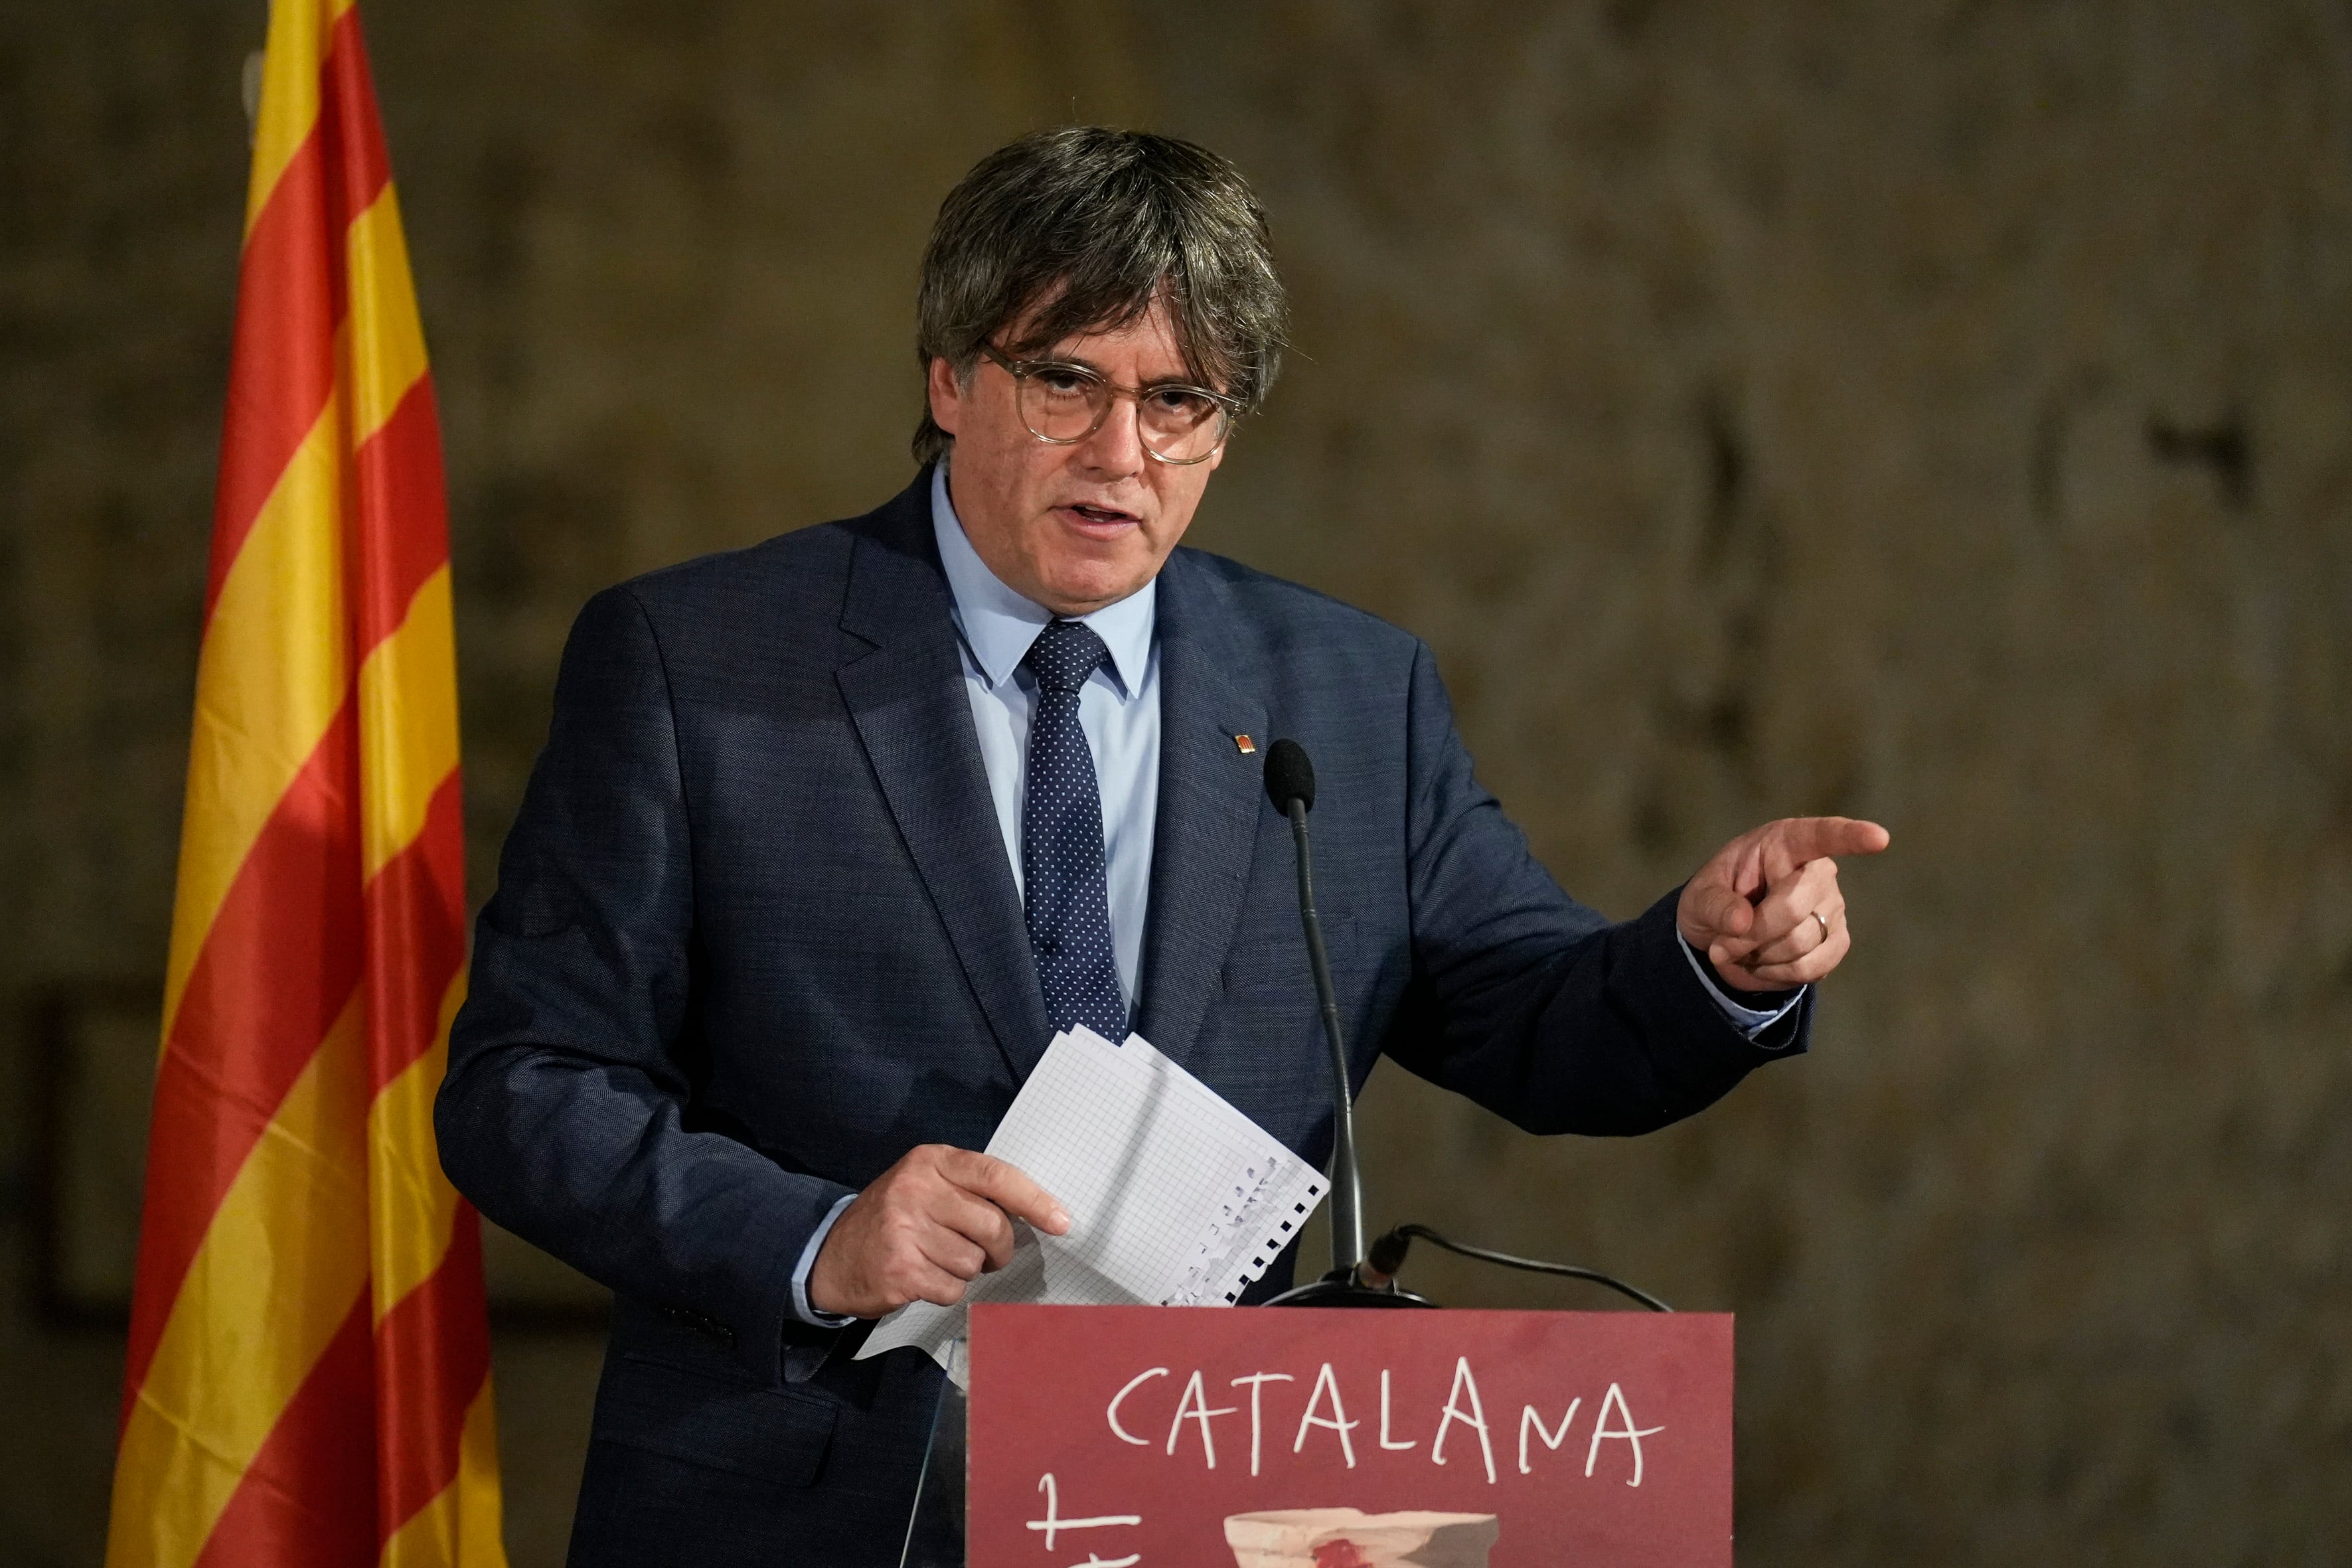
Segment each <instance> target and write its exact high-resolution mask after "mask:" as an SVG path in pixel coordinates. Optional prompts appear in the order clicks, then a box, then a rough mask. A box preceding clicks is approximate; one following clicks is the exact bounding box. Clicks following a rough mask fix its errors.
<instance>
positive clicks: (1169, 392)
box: [980, 343, 1241, 467]
mask: <svg viewBox="0 0 2352 1568" xmlns="http://www.w3.org/2000/svg"><path fill="white" fill-rule="evenodd" d="M980 352H981V353H982V354H983V355H985V356H986V357H987V359H988V362H989V363H991V364H993V365H996V366H998V367H999V368H1001V369H1002V370H1003V372H1004V373H1005V374H1007V375H1010V376H1011V377H1012V378H1013V401H1014V403H1015V404H1016V405H1018V406H1019V408H1020V410H1021V422H1022V423H1023V424H1024V425H1026V426H1028V427H1029V434H1031V435H1032V436H1034V437H1037V439H1039V440H1040V441H1044V442H1045V443H1047V444H1048V445H1051V446H1055V447H1071V446H1076V444H1077V443H1078V442H1080V441H1083V440H1085V439H1086V438H1087V437H1089V436H1091V435H1093V434H1094V433H1095V432H1096V431H1097V430H1099V429H1101V428H1102V426H1103V421H1104V420H1106V419H1108V418H1109V417H1110V405H1112V404H1113V403H1114V402H1116V401H1117V400H1118V399H1119V398H1122V397H1131V398H1133V399H1134V400H1135V427H1136V431H1137V433H1138V434H1139V435H1140V436H1141V437H1142V438H1143V449H1144V451H1145V452H1146V453H1148V454H1150V456H1151V457H1152V458H1154V459H1156V460H1157V461H1159V462H1162V463H1171V464H1174V465H1176V466H1178V467H1182V466H1184V465H1186V464H1191V463H1199V462H1205V461H1206V460H1207V459H1208V458H1211V457H1213V456H1214V455H1215V453H1216V450H1217V448H1218V447H1222V446H1223V445H1224V444H1225V437H1226V436H1227V435H1229V434H1231V433H1232V430H1233V427H1234V416H1236V415H1238V414H1239V413H1240V412H1241V405H1240V404H1239V403H1238V402H1237V401H1235V400H1234V399H1233V398H1230V397H1227V396H1225V395H1223V394H1222V393H1215V392H1210V391H1208V390H1206V389H1205V388H1202V387H1198V386H1186V385H1184V384H1182V383H1181V382H1173V381H1163V382H1160V383H1158V384H1155V385H1151V386H1118V385H1114V384H1112V383H1111V382H1110V381H1109V380H1108V379H1107V378H1105V377H1103V376H1101V375H1098V374H1096V373H1095V372H1093V371H1091V370H1088V369H1087V367H1086V366H1084V365H1081V364H1066V363H1063V362H1061V361H1059V360H1027V359H1007V358H1005V356H1004V355H1003V353H1000V352H998V350H997V347H996V345H995V344H993V343H982V344H981V345H980Z"/></svg>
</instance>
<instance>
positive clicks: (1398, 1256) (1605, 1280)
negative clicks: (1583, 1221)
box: [1364, 1225, 1674, 1312]
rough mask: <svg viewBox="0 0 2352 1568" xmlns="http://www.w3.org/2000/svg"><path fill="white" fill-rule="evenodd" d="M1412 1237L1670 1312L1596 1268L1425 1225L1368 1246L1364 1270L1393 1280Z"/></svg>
mask: <svg viewBox="0 0 2352 1568" xmlns="http://www.w3.org/2000/svg"><path fill="white" fill-rule="evenodd" d="M1413 1237H1420V1238H1421V1239H1422V1240H1423V1241H1425V1242H1427V1243H1429V1244H1430V1245H1431V1246H1432V1247H1444V1249H1445V1250H1446V1251H1448V1252H1458V1253H1460V1254H1461V1255H1462V1256H1463V1257H1465V1258H1476V1259H1477V1260H1478V1261H1479V1262H1481V1263H1499V1264H1501V1265H1502V1266H1503V1267H1504V1268H1524V1269H1526V1270H1527V1271H1528V1273H1530V1274H1556V1275H1559V1277H1561V1278H1562V1279H1589V1280H1591V1282H1592V1283H1594V1284H1595V1285H1606V1286H1608V1287H1609V1289H1612V1290H1614V1291H1616V1292H1617V1293H1618V1294H1619V1295H1621V1296H1630V1297H1632V1298H1633V1300H1636V1301H1639V1302H1641V1303H1642V1305H1643V1306H1644V1307H1647V1308H1649V1309H1650V1310H1652V1311H1653V1312H1671V1311H1673V1310H1674V1309H1673V1308H1672V1307H1669V1306H1667V1305H1666V1304H1665V1303H1664V1301H1661V1300H1658V1299H1657V1298H1656V1297H1655V1296H1653V1295H1651V1294H1650V1293H1649V1292H1648V1291H1646V1290H1639V1289H1634V1288H1633V1286H1631V1285H1628V1284H1626V1283H1625V1281H1623V1280H1622V1279H1611V1278H1610V1277H1609V1276H1608V1275H1606V1274H1603V1273H1601V1271H1600V1270H1599V1269H1597V1268H1578V1267H1577V1266H1576V1265H1575V1264H1573V1263H1546V1262H1544V1261H1543V1260H1542V1259H1540V1258H1515V1257H1513V1256H1512V1255H1511V1254H1509V1253H1507V1252H1496V1251H1494V1250H1493V1249H1491V1248H1489V1247H1472V1246H1469V1245H1467V1244H1466V1243H1464V1242H1459V1241H1449V1240H1447V1239H1446V1238H1445V1237H1442V1236H1440V1235H1438V1234H1437V1232H1435V1231H1433V1230H1432V1229H1430V1228H1429V1227H1428V1226H1425V1225H1401V1226H1397V1227H1396V1228H1395V1229H1394V1230H1391V1231H1390V1232H1389V1233H1388V1234H1387V1235H1385V1236H1383V1237H1381V1238H1380V1239H1379V1240H1378V1241H1376V1242H1374V1243H1372V1247H1371V1251H1370V1256H1368V1257H1367V1258H1365V1260H1364V1262H1365V1267H1366V1268H1370V1269H1371V1270H1373V1271H1374V1272H1376V1273H1379V1274H1383V1275H1387V1276H1389V1277H1390V1278H1391V1279H1393V1278H1394V1277H1395V1275H1396V1273H1397V1271H1398V1269H1400V1268H1402V1267H1403V1266H1404V1255H1405V1252H1406V1251H1407V1249H1409V1248H1410V1247H1412V1238H1413Z"/></svg>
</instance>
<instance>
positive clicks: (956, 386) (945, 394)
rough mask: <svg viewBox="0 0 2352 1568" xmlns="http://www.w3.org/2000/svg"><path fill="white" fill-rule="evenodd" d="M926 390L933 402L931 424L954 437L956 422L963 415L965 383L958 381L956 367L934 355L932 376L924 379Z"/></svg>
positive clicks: (932, 358)
mask: <svg viewBox="0 0 2352 1568" xmlns="http://www.w3.org/2000/svg"><path fill="white" fill-rule="evenodd" d="M923 379H924V389H925V390H926V391H927V392H928V393H929V395H930V400H931V423H932V424H934V425H936V426H939V427H940V429H942V430H944V431H946V432H947V433H948V434H949V435H950V436H952V435H954V434H955V433H956V422H957V421H958V420H959V419H960V418H961V417H962V415H963V395H964V390H965V389H964V385H963V383H961V381H959V380H957V379H956V373H955V367H954V366H953V365H951V364H950V363H948V362H947V361H946V360H945V359H943V358H941V357H940V356H939V355H937V354H934V355H932V356H931V371H930V374H929V375H928V376H926V377H924V378H923Z"/></svg>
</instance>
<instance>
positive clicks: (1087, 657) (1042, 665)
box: [1021, 621, 1110, 692]
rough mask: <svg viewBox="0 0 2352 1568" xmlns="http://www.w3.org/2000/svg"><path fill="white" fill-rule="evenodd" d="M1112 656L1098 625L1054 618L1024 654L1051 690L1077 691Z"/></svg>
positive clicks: (1032, 671)
mask: <svg viewBox="0 0 2352 1568" xmlns="http://www.w3.org/2000/svg"><path fill="white" fill-rule="evenodd" d="M1109 657H1110V649H1109V648H1108V647H1104V646H1103V640H1102V638H1100V637H1097V636H1096V635H1095V629H1094V628H1093V627H1092V626H1087V624H1086V623H1085V622H1083V621H1050V622H1048V623H1047V624H1046V626H1045V630H1044V631H1042V632H1039V633H1038V634H1037V640H1036V641H1035V642H1033V643H1031V644H1030V645H1029V651H1028V652H1027V653H1025V654H1024V655H1023V656H1022V658H1021V662H1022V663H1023V664H1024V665H1025V666H1027V667H1028V669H1029V673H1030V674H1032V675H1034V676H1035V677H1036V678H1037V684H1038V685H1039V686H1041V687H1043V688H1045V689H1046V690H1048V691H1054V692H1063V691H1076V689H1078V688H1079V687H1081V686H1084V685H1085V684H1086V682H1087V676H1089V675H1092V674H1093V673H1094V672H1095V671H1096V670H1097V669H1099V668H1102V663H1103V660H1105V659H1107V658H1109Z"/></svg>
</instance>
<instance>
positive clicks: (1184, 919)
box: [1135, 552, 1269, 1061]
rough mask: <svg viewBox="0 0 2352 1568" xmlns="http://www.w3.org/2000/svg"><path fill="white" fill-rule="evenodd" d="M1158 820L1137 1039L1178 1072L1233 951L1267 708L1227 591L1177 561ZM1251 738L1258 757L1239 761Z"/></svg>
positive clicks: (1259, 792)
mask: <svg viewBox="0 0 2352 1568" xmlns="http://www.w3.org/2000/svg"><path fill="white" fill-rule="evenodd" d="M1157 614H1158V626H1159V638H1160V813H1159V821H1158V824H1157V826H1155V827H1154V829H1153V833H1152V850H1151V907H1150V912H1149V914H1148V915H1147V916H1146V917H1145V924H1144V941H1143V1005H1142V1006H1141V1007H1140V1008H1139V1009H1138V1012H1137V1017H1136V1023H1135V1030H1136V1033H1138V1034H1139V1035H1141V1036H1142V1037H1144V1038H1145V1039H1147V1040H1150V1042H1151V1043H1152V1045H1153V1046H1155V1047H1158V1048H1159V1049H1160V1050H1161V1051H1162V1052H1164V1053H1166V1054H1167V1055H1168V1056H1170V1057H1171V1058H1175V1059H1177V1060H1180V1061H1181V1060H1182V1059H1183V1058H1185V1056H1186V1055H1187V1054H1188V1053H1189V1052H1190V1051H1191V1050H1192V1044H1193V1039H1194V1037H1195V1036H1196V1035H1197V1034H1198V1033H1199V1032H1200V1027H1201V1017H1202V1014H1203V1013H1205V1012H1206V1011H1207V1009H1208V1005H1209V1001H1210V998H1211V997H1213V995H1214V994H1216V991H1217V986H1218V983H1219V982H1218V976H1219V974H1220V973H1221V972H1222V970H1223V966H1224V960H1225V951H1226V949H1227V948H1228V947H1230V946H1231V945H1232V944H1233V937H1234V922H1235V921H1236V920H1238V919H1239V917H1240V914H1241V907H1242V891H1243V888H1244V885H1245V884H1246V883H1247V881H1248V879H1249V868H1250V857H1251V852H1252V850H1253V849H1254V847H1255V844H1256V841H1257V828H1258V811H1259V804H1260V802H1262V801H1263V800H1264V799H1265V784H1264V778H1265V774H1264V773H1263V763H1262V760H1261V759H1262V749H1263V748H1264V746H1265V743H1266V742H1267V740H1268V738H1269V737H1268V736H1267V735H1266V733H1265V727H1266V720H1265V702H1264V701H1263V700H1260V699H1259V698H1258V697H1256V696H1254V695H1252V694H1251V693H1250V692H1249V691H1247V690H1245V689H1244V688H1243V687H1242V686H1241V685H1239V684H1237V683H1236V678H1237V677H1238V678H1239V679H1247V674H1246V673H1245V670H1246V666H1247V665H1248V664H1249V662H1250V661H1249V657H1248V655H1247V653H1246V651H1245V650H1244V648H1243V647H1242V646H1241V644H1240V642H1239V639H1238V638H1237V637H1235V636H1234V624H1235V623H1234V615H1235V612H1234V609H1233V607H1232V606H1231V605H1230V604H1228V603H1227V602H1226V599H1225V595H1224V593H1223V588H1222V586H1221V585H1220V584H1218V583H1217V582H1216V581H1215V579H1214V578H1213V577H1212V576H1211V575H1210V574H1208V573H1207V572H1206V571H1205V570H1202V569H1201V568H1200V567H1199V566H1198V565H1197V564H1195V563H1194V561H1193V559H1192V557H1191V556H1190V555H1189V554H1188V553H1187V552H1178V553H1177V554H1175V555H1174V556H1172V557H1171V559H1170V561H1169V563H1168V564H1167V566H1166V568H1164V569H1163V570H1162V571H1161V572H1160V602H1159V605H1158V611H1157ZM1240 735H1248V736H1251V737H1252V738H1253V740H1254V742H1255V744H1256V745H1257V746H1258V747H1259V748H1261V752H1260V754H1248V753H1244V752H1242V751H1241V749H1240V747H1239V745H1238V743H1237V742H1236V741H1235V737H1236V736H1240Z"/></svg>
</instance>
